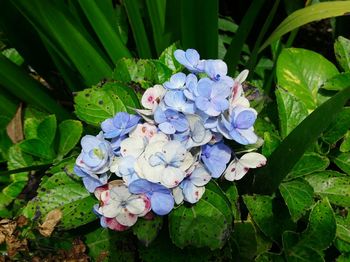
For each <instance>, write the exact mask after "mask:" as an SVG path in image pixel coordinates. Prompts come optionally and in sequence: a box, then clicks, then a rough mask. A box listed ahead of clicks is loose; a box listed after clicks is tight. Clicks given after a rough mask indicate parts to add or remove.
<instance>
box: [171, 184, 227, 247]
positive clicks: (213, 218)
mask: <svg viewBox="0 0 350 262" xmlns="http://www.w3.org/2000/svg"><path fill="white" fill-rule="evenodd" d="M225 198H226V197H225V195H224V194H223V192H221V190H220V188H219V187H218V186H217V185H216V184H215V183H214V182H211V183H210V184H208V185H207V187H206V190H205V193H204V195H203V197H202V198H201V200H200V201H199V202H198V203H196V204H195V205H193V206H185V205H181V206H180V207H178V208H176V209H174V210H173V211H172V212H171V213H170V215H169V232H170V237H171V239H172V241H173V243H174V244H175V245H176V246H178V247H181V248H183V247H185V246H188V245H191V246H194V247H209V248H210V249H212V250H213V249H217V248H221V247H222V246H223V245H224V244H225V241H226V239H227V237H228V236H229V233H230V230H231V223H232V211H231V207H230V205H229V202H228V200H227V199H225Z"/></svg>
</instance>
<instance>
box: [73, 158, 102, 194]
mask: <svg viewBox="0 0 350 262" xmlns="http://www.w3.org/2000/svg"><path fill="white" fill-rule="evenodd" d="M74 173H75V174H76V175H77V176H78V177H81V178H82V180H83V183H84V186H85V188H86V189H87V191H89V192H90V193H93V192H94V191H95V189H96V188H97V187H100V186H103V185H105V184H107V181H108V176H107V174H106V173H104V174H102V175H100V177H98V176H97V175H94V174H88V173H85V172H84V171H83V170H82V169H81V168H80V167H78V166H77V165H75V166H74Z"/></svg>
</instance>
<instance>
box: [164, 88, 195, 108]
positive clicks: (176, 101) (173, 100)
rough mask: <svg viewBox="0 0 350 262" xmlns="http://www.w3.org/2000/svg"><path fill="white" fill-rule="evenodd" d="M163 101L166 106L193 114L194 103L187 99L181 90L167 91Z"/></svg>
mask: <svg viewBox="0 0 350 262" xmlns="http://www.w3.org/2000/svg"><path fill="white" fill-rule="evenodd" d="M164 102H165V105H166V107H168V108H171V109H174V110H176V111H179V112H183V113H187V114H193V113H194V112H195V105H194V103H193V102H192V101H189V100H188V99H187V98H186V97H185V95H184V92H183V91H182V90H181V91H168V92H166V94H165V96H164Z"/></svg>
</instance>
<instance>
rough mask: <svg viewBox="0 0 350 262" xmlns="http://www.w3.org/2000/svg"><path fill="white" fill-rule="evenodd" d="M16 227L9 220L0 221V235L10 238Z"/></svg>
mask: <svg viewBox="0 0 350 262" xmlns="http://www.w3.org/2000/svg"><path fill="white" fill-rule="evenodd" d="M16 227H17V223H16V221H12V220H9V219H1V220H0V234H3V235H5V236H11V235H12V234H13V232H15V229H16Z"/></svg>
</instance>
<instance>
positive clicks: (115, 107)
mask: <svg viewBox="0 0 350 262" xmlns="http://www.w3.org/2000/svg"><path fill="white" fill-rule="evenodd" d="M74 102H75V113H76V115H77V116H78V117H79V118H80V119H81V120H83V121H85V122H86V123H88V124H91V125H95V126H98V125H100V124H101V122H102V121H104V120H105V119H107V118H110V117H113V116H114V115H115V114H116V113H118V112H121V111H128V112H130V113H132V112H133V110H132V109H131V108H138V106H139V102H138V99H137V97H136V94H135V93H134V91H133V90H132V89H131V88H130V87H128V86H125V85H123V84H119V83H117V82H111V83H106V84H104V85H103V86H102V87H97V86H95V87H92V88H89V89H85V90H83V91H81V92H78V94H77V96H76V97H75V98H74Z"/></svg>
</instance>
